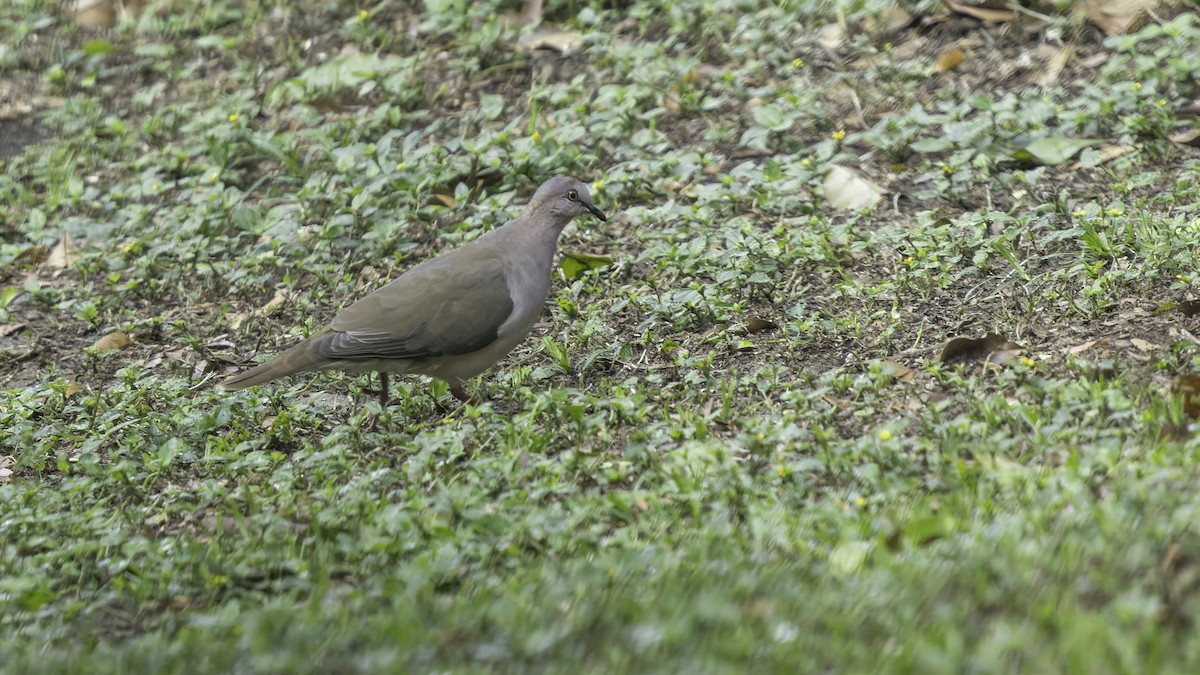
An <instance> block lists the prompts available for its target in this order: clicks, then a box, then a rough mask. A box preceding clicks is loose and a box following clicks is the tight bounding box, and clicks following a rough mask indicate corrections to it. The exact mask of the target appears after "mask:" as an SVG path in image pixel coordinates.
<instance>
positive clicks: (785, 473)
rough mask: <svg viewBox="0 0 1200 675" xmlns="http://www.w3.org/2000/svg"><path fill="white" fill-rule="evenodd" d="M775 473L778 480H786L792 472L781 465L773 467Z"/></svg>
mask: <svg viewBox="0 0 1200 675" xmlns="http://www.w3.org/2000/svg"><path fill="white" fill-rule="evenodd" d="M775 473H777V474H779V477H780V478H787V477H788V476H790V475H792V470H791V469H789V468H787V467H786V466H783V465H782V464H781V465H779V466H777V467H775Z"/></svg>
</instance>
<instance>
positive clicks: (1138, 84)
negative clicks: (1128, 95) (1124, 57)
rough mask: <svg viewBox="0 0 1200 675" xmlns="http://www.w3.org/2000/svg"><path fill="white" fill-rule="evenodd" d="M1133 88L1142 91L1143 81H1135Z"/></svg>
mask: <svg viewBox="0 0 1200 675" xmlns="http://www.w3.org/2000/svg"><path fill="white" fill-rule="evenodd" d="M1133 88H1134V90H1135V91H1140V90H1141V88H1142V83H1141V82H1134V83H1133Z"/></svg>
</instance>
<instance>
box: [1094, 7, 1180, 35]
mask: <svg viewBox="0 0 1200 675" xmlns="http://www.w3.org/2000/svg"><path fill="white" fill-rule="evenodd" d="M1084 4H1085V6H1086V8H1085V11H1086V12H1087V18H1088V19H1089V20H1090V21H1091V22H1092V23H1094V24H1096V27H1097V28H1099V29H1100V30H1101V31H1103V32H1104V34H1105V35H1124V34H1126V33H1131V32H1133V31H1135V30H1137V29H1138V28H1141V27H1142V24H1143V23H1145V20H1146V17H1147V16H1148V14H1149V12H1150V11H1151V10H1153V9H1154V8H1155V7H1157V6H1159V5H1162V4H1164V2H1163V0H1087V2H1085V3H1084Z"/></svg>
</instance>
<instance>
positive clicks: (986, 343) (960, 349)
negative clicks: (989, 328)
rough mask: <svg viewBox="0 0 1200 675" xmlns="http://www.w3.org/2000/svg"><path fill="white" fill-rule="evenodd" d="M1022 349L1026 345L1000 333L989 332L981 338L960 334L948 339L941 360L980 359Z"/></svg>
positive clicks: (952, 361) (950, 361) (946, 361)
mask: <svg viewBox="0 0 1200 675" xmlns="http://www.w3.org/2000/svg"><path fill="white" fill-rule="evenodd" d="M1022 349H1024V347H1022V346H1021V345H1018V344H1016V343H1015V342H1011V341H1010V340H1009V339H1008V338H1006V337H1004V336H1003V335H1000V334H998V333H988V334H987V335H985V336H983V337H981V338H972V337H966V336H962V335H960V336H959V337H956V338H950V339H949V340H947V341H946V344H945V346H943V347H942V355H941V357H940V359H939V360H940V361H941V362H942V363H954V362H959V361H978V360H981V359H985V358H987V357H989V356H990V355H992V354H994V353H996V352H1018V351H1020V350H1022Z"/></svg>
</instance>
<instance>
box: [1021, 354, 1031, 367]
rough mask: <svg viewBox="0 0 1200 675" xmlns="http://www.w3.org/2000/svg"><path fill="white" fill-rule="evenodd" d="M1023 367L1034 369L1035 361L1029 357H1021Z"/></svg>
mask: <svg viewBox="0 0 1200 675" xmlns="http://www.w3.org/2000/svg"><path fill="white" fill-rule="evenodd" d="M1021 365H1023V366H1025V367H1027V368H1032V367H1033V365H1034V360H1033V359H1031V358H1029V357H1028V356H1022V357H1021Z"/></svg>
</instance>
